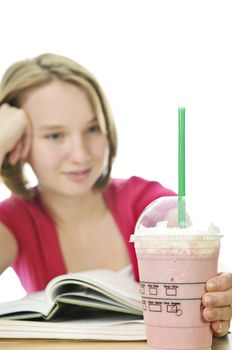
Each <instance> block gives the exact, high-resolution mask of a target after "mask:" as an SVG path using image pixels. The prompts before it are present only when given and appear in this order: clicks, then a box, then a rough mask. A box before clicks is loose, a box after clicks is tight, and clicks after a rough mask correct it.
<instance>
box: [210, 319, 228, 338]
mask: <svg viewBox="0 0 232 350" xmlns="http://www.w3.org/2000/svg"><path fill="white" fill-rule="evenodd" d="M211 327H212V330H213V335H215V336H216V337H223V336H224V335H226V334H227V333H228V332H229V329H230V321H216V322H212V323H211Z"/></svg>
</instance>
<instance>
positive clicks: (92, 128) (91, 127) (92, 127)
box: [88, 124, 101, 133]
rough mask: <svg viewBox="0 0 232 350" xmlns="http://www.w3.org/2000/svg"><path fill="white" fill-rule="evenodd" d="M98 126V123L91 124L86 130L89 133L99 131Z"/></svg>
mask: <svg viewBox="0 0 232 350" xmlns="http://www.w3.org/2000/svg"><path fill="white" fill-rule="evenodd" d="M100 131H101V129H100V126H99V125H98V124H95V125H92V126H90V127H89V128H88V132H90V133H95V132H100Z"/></svg>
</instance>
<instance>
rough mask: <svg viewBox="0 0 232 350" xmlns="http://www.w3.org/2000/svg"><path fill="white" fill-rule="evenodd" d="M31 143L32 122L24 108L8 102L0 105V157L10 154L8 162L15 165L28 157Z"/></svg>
mask: <svg viewBox="0 0 232 350" xmlns="http://www.w3.org/2000/svg"><path fill="white" fill-rule="evenodd" d="M30 145H31V128H30V122H29V118H28V117H27V116H26V113H25V112H24V110H23V109H20V108H16V107H12V106H10V105H8V104H6V103H5V104H3V105H2V106H0V152H1V155H0V159H2V160H3V159H4V158H5V156H6V155H7V154H8V159H7V160H8V162H9V163H10V164H11V165H14V164H15V163H17V162H18V160H20V159H25V158H26V156H27V155H28V153H29V149H30Z"/></svg>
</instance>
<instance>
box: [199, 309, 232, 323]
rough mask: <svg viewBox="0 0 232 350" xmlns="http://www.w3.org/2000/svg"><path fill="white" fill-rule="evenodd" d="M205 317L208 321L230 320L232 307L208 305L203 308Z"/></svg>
mask: <svg viewBox="0 0 232 350" xmlns="http://www.w3.org/2000/svg"><path fill="white" fill-rule="evenodd" d="M202 313H203V317H204V319H205V320H206V321H207V322H212V321H230V320H231V317H232V307H231V306H223V307H212V308H209V307H206V308H204V310H203V312H202Z"/></svg>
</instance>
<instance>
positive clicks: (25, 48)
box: [0, 0, 232, 300]
mask: <svg viewBox="0 0 232 350" xmlns="http://www.w3.org/2000/svg"><path fill="white" fill-rule="evenodd" d="M230 7H231V1H230V0H228V1H227V0H218V1H215V0H182V1H181V0H159V1H157V0H65V1H64V0H54V1H53V0H40V1H33V0H20V1H17V0H5V1H4V0H2V1H1V5H0V33H1V40H0V50H1V54H0V75H2V74H3V72H4V70H5V69H6V68H7V67H8V65H10V64H11V63H13V62H15V61H16V60H19V59H24V58H26V57H32V56H34V55H37V54H40V53H43V52H54V53H58V54H62V55H66V56H70V57H72V58H74V59H75V60H77V61H78V62H79V63H81V64H83V65H84V66H86V67H87V68H88V69H89V70H91V71H92V72H93V73H94V74H95V76H96V77H97V78H98V80H99V81H100V83H101V85H102V87H103V88H104V90H105V92H106V95H107V96H108V98H109V101H110V103H111V106H112V109H113V112H114V116H115V120H116V124H117V127H118V133H119V152H118V158H117V160H116V162H115V166H114V170H113V175H114V176H117V177H128V176H131V175H134V174H135V175H139V176H143V177H145V178H148V179H155V180H158V181H160V182H161V183H162V184H164V185H165V186H167V187H170V188H172V189H174V190H175V191H177V190H178V188H177V175H178V174H177V125H178V124H177V110H178V107H179V106H185V107H186V194H187V198H188V199H189V203H191V207H192V208H194V210H196V211H198V213H201V214H202V215H203V216H205V217H206V218H207V220H208V218H209V217H210V216H211V220H213V222H215V223H216V224H217V225H218V226H220V228H221V231H222V234H224V238H223V243H222V254H221V260H222V262H223V263H224V264H225V265H227V266H228V268H229V269H230V270H232V259H231V244H232V238H231V237H232V230H231V222H230V218H231V215H232V214H231V197H232V189H231V179H232V171H231V164H230V163H231V151H232V137H231V116H232V53H231V52H232V51H231V41H232V21H231V8H230ZM0 190H1V197H2V198H3V197H4V196H6V195H7V193H6V192H5V191H4V188H3V187H0ZM0 258H1V257H0ZM11 286H12V287H11ZM23 294H24V291H23V290H22V289H21V288H20V287H19V282H18V281H17V279H16V277H15V276H14V275H13V274H12V271H10V270H7V272H5V273H4V274H3V276H2V277H1V278H0V300H7V299H10V298H16V297H19V296H21V295H23Z"/></svg>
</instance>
